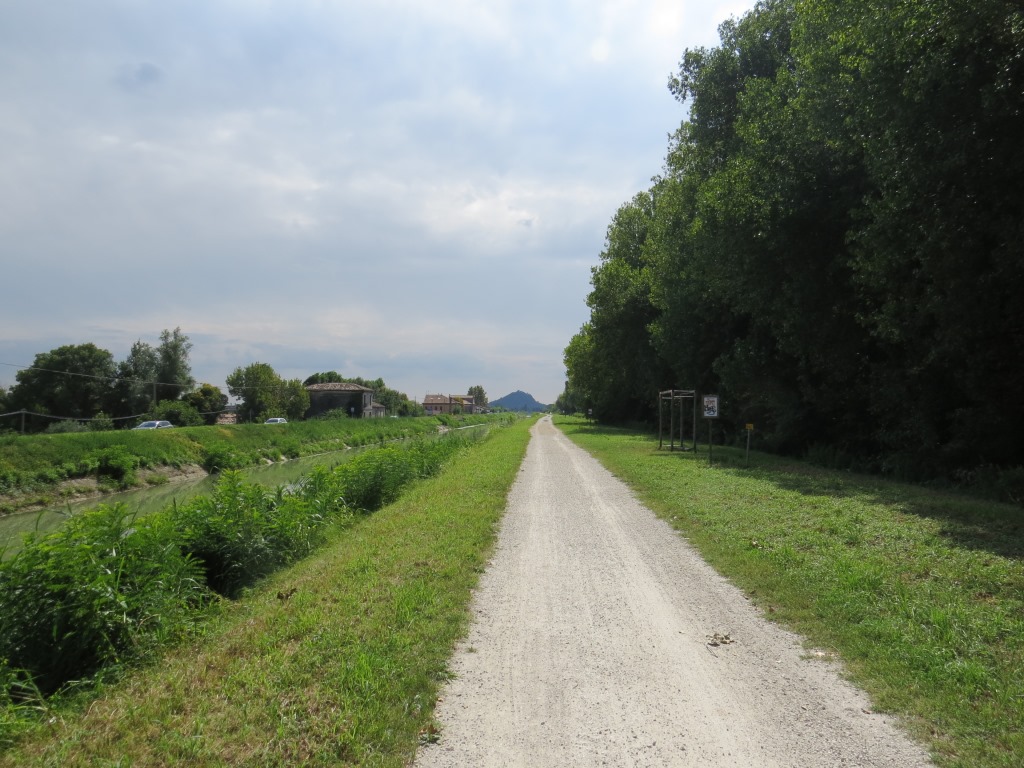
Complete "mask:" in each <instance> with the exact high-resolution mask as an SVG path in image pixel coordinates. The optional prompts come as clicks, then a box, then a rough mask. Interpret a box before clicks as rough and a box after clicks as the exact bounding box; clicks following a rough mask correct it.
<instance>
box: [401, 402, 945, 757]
mask: <svg viewBox="0 0 1024 768" xmlns="http://www.w3.org/2000/svg"><path fill="white" fill-rule="evenodd" d="M474 617H475V618H474V623H473V626H472V629H471V631H470V634H469V637H468V638H467V640H466V642H465V643H464V644H463V646H462V647H461V648H460V649H459V650H458V651H457V653H456V658H455V660H454V666H453V669H454V672H455V673H456V678H455V679H454V680H453V681H452V682H451V683H450V684H449V685H448V686H447V687H446V689H445V690H444V692H443V694H442V700H441V702H440V703H439V706H438V712H437V717H438V719H439V721H440V723H441V725H442V731H441V738H440V741H439V742H438V743H437V744H434V745H429V746H424V747H422V748H421V749H420V751H419V754H418V756H417V761H416V766H418V768H441V767H444V766H452V767H458V768H467V767H472V768H484V767H485V766H528V767H529V768H547V767H549V766H550V767H552V768H554V766H558V768H566V767H567V766H694V767H695V768H696V767H698V766H699V767H700V768H718V767H719V766H721V768H726V767H728V768H745V767H748V766H749V767H751V768H762V767H764V768H767V767H770V766H787V767H792V768H814V767H815V766H829V767H831V766H837V767H838V766H843V767H844V768H853V767H854V766H861V767H868V766H871V767H874V766H877V767H878V768H894V766H900V767H902V766H915V767H916V766H929V765H931V763H930V762H929V760H928V758H927V755H926V753H925V752H924V751H923V750H921V749H920V748H919V747H917V746H915V745H914V744H912V743H911V742H910V741H909V740H907V738H906V737H904V736H903V735H902V734H901V733H900V732H899V731H897V730H896V728H895V727H894V726H893V724H892V722H891V721H889V719H888V718H886V717H883V716H881V715H876V714H871V713H870V709H869V704H868V702H867V700H866V699H865V697H864V696H863V695H862V694H861V693H859V692H858V691H857V690H855V689H854V688H852V687H851V686H850V685H848V684H847V683H845V682H843V681H842V680H841V679H840V678H839V676H838V674H837V671H836V669H835V668H834V666H833V665H830V664H829V663H827V662H825V661H821V660H814V659H813V658H807V656H808V655H809V654H808V653H807V651H805V650H804V649H803V648H802V647H801V645H800V642H799V638H797V637H795V636H793V635H791V634H789V633H786V632H784V631H782V630H780V629H779V628H778V627H776V626H775V625H773V624H771V623H769V622H767V621H765V620H764V619H762V618H761V617H760V616H759V614H758V613H757V611H756V610H754V609H753V608H752V607H751V606H750V605H749V603H748V602H747V600H746V599H745V598H744V596H743V594H742V593H741V592H739V591H738V590H737V589H736V588H734V587H733V586H731V585H730V584H729V583H728V582H726V581H725V580H724V579H723V578H722V577H720V576H718V575H717V573H716V572H715V571H713V570H712V569H711V568H710V567H709V566H708V565H707V564H706V563H704V561H703V560H702V559H701V558H700V557H699V556H698V555H697V554H696V552H695V551H694V550H693V549H692V548H691V547H690V546H689V545H688V544H687V543H686V542H685V540H683V539H682V538H681V537H680V536H679V535H678V534H677V533H675V532H674V531H673V530H672V529H671V528H670V527H669V526H668V525H667V524H665V523H664V522H662V521H660V520H658V519H657V518H656V517H655V516H654V514H653V513H652V512H650V511H649V510H648V509H646V508H645V507H643V506H642V505H641V504H639V503H638V502H637V501H636V500H635V498H634V497H633V496H632V494H631V493H630V492H629V490H628V489H627V488H626V487H625V486H624V485H623V484H622V483H620V482H619V481H618V480H616V479H615V478H614V477H613V476H612V475H611V474H609V473H608V472H607V471H606V470H605V469H603V468H602V467H601V466H600V465H599V464H598V463H597V462H596V461H595V460H594V459H593V458H591V457H590V456H589V455H588V454H587V453H586V452H584V451H583V450H581V449H579V448H577V447H576V446H575V445H574V444H573V443H571V442H570V441H569V440H568V438H566V437H565V436H564V435H563V434H562V433H561V432H559V431H558V430H557V429H556V428H555V427H554V425H553V424H552V423H551V420H550V417H544V418H542V419H541V420H540V421H539V422H538V423H537V425H536V426H535V427H534V428H533V437H532V440H531V442H530V446H529V449H528V452H527V456H526V459H525V461H524V463H523V465H522V468H521V470H520V474H519V477H518V479H517V482H516V484H515V485H514V487H513V489H512V492H511V494H510V497H509V506H508V510H507V513H506V516H505V518H504V522H503V525H502V530H501V533H500V536H499V541H498V546H497V550H496V552H495V556H494V558H493V560H492V562H491V564H490V567H489V568H488V570H487V572H486V573H485V574H484V576H483V578H482V580H481V584H480V588H479V590H478V591H477V594H476V597H475V601H474ZM811 656H812V657H813V654H811Z"/></svg>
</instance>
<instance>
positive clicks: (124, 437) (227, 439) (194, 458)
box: [0, 415, 503, 514]
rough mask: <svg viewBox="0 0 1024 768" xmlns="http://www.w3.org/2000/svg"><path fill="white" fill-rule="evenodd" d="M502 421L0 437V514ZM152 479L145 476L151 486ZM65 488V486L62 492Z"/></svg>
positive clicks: (315, 422)
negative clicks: (192, 470) (163, 479)
mask: <svg viewBox="0 0 1024 768" xmlns="http://www.w3.org/2000/svg"><path fill="white" fill-rule="evenodd" d="M502 418H503V417H502V416H500V415H492V416H477V415H465V416H444V417H430V416H424V417H410V418H401V419H348V418H342V419H311V420H309V421H297V422H293V423H289V424H275V425H265V424H231V425H221V426H211V427H178V428H175V429H160V430H145V431H136V430H131V429H125V430H114V431H106V432H82V433H71V434H58V435H45V434H44V435H15V434H11V433H7V434H0V514H7V513H10V512H15V511H18V510H19V509H23V508H26V507H32V506H39V505H49V504H52V503H53V502H54V501H55V500H57V499H58V498H59V497H62V496H64V495H66V494H70V495H74V493H75V492H76V491H78V490H86V491H89V492H92V491H94V490H95V488H93V487H91V486H85V487H84V488H80V487H78V486H76V485H74V484H72V485H71V486H70V487H68V486H67V481H74V480H82V479H95V480H96V481H97V482H98V484H99V489H100V490H109V491H113V490H124V489H126V488H131V487H134V486H138V485H141V484H142V482H143V481H142V480H140V478H139V470H153V471H157V472H158V471H159V470H160V469H161V468H163V469H167V468H180V467H183V466H199V467H202V468H204V469H205V470H207V471H210V472H214V471H221V470H227V469H241V468H243V467H249V466H255V465H257V464H260V463H263V462H267V461H270V462H274V461H280V460H281V459H293V458H297V457H299V456H310V455H313V454H317V453H325V452H328V451H337V450H341V449H343V448H346V447H349V448H351V447H356V446H367V445H374V444H383V443H385V442H390V441H393V440H400V439H405V438H410V437H415V436H418V435H426V434H430V433H436V432H437V431H438V430H439V429H440V428H442V427H449V428H450V427H455V426H463V425H469V424H484V423H493V422H500V421H501V420H502ZM151 479H152V475H150V481H151ZM62 484H63V485H62Z"/></svg>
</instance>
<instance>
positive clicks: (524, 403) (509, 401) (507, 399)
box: [487, 389, 548, 413]
mask: <svg viewBox="0 0 1024 768" xmlns="http://www.w3.org/2000/svg"><path fill="white" fill-rule="evenodd" d="M487 405H489V406H490V407H491V408H497V407H501V408H504V409H505V410H507V411H526V412H527V413H536V412H537V411H546V410H547V409H548V407H547V406H546V405H544V404H543V403H538V402H537V401H536V400H534V399H533V395H531V394H529V393H527V392H520V391H519V390H518V389H517V390H516V391H515V392H513V393H512V394H510V395H505V396H504V397H502V398H499V399H498V400H491V401H490V402H488V403H487Z"/></svg>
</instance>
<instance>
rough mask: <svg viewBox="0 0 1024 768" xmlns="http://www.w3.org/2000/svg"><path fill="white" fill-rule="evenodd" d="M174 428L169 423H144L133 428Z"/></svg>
mask: <svg viewBox="0 0 1024 768" xmlns="http://www.w3.org/2000/svg"><path fill="white" fill-rule="evenodd" d="M173 426H174V425H173V424H171V422H169V421H144V422H142V423H141V424H139V426H137V427H132V429H167V428H168V427H173Z"/></svg>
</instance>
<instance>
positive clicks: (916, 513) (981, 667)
mask: <svg viewBox="0 0 1024 768" xmlns="http://www.w3.org/2000/svg"><path fill="white" fill-rule="evenodd" d="M558 423H559V425H560V427H561V428H562V429H563V430H564V431H565V432H566V433H567V434H568V435H569V436H570V437H571V438H572V439H573V440H574V441H576V442H577V443H578V444H579V445H581V446H582V447H583V448H585V449H586V450H587V451H589V452H590V453H592V454H593V455H594V456H595V457H597V458H598V459H599V460H600V461H601V462H602V464H604V465H605V466H606V467H607V468H608V469H609V470H610V471H612V472H614V473H615V474H616V476H618V477H619V478H621V479H622V480H624V481H625V482H626V483H628V484H629V485H630V486H631V487H633V488H634V489H635V491H636V492H637V494H638V495H639V497H640V498H641V499H642V500H643V501H644V502H645V503H646V504H647V505H648V506H650V507H651V508H652V509H654V510H655V511H656V512H657V513H658V514H659V515H660V516H661V517H663V518H664V519H665V520H667V521H668V522H669V523H670V524H671V525H673V526H674V527H675V528H676V529H678V530H679V531H680V532H681V533H683V534H684V535H685V536H686V537H687V538H688V539H689V540H690V541H691V542H692V543H693V544H694V545H695V546H696V547H697V548H698V549H699V550H700V551H701V553H702V554H703V555H704V557H705V558H706V559H707V560H708V561H709V562H710V563H711V564H712V565H714V566H715V568H717V569H718V570H719V572H720V573H722V574H723V575H725V576H726V577H728V578H729V579H730V580H731V581H733V583H735V584H736V585H738V586H739V587H740V588H742V589H743V590H744V591H745V592H746V593H748V594H749V595H750V596H751V597H752V598H753V599H754V601H755V602H756V603H757V604H758V605H759V606H760V607H761V608H762V609H763V610H764V612H765V613H766V615H767V616H768V617H770V618H772V619H773V620H775V621H778V622H780V623H782V624H784V625H786V626H788V627H790V628H792V629H793V630H795V631H797V632H799V633H801V634H802V635H804V636H806V637H807V638H808V639H809V642H810V644H811V646H812V647H814V648H817V649H824V650H825V651H826V652H827V653H828V654H831V655H835V656H837V657H838V658H841V659H842V661H843V663H844V666H845V669H846V672H847V674H848V676H849V677H850V678H851V679H852V680H853V681H855V682H856V683H857V684H858V685H860V686H861V687H863V688H864V689H865V690H867V691H868V692H869V694H870V695H871V697H872V699H873V701H874V705H875V707H876V708H877V709H878V710H880V711H886V712H893V713H897V714H899V715H900V716H902V717H903V718H904V720H905V722H906V724H907V727H908V728H909V730H910V731H911V732H912V733H913V734H914V735H915V736H916V737H917V738H919V739H920V740H921V741H922V742H923V743H925V744H927V745H928V746H930V748H931V749H932V750H933V754H934V755H935V758H936V760H937V762H938V763H939V764H940V765H942V766H950V767H953V766H957V767H958V768H982V767H988V768H996V767H999V768H1010V767H1011V766H1020V765H1021V761H1022V759H1024V758H1022V756H1024V562H1022V559H1024V510H1021V509H1020V507H1015V506H1010V505H1005V504H999V503H993V502H986V501H979V500H976V499H971V498H968V497H965V496H962V495H956V494H951V493H939V492H935V491H930V490H927V489H923V488H919V487H914V486H909V485H902V484H897V483H890V482H885V481H883V480H880V479H877V478H871V477H866V476H860V475H854V474H849V473H842V472H835V471H827V470H822V469H817V468H814V467H811V466H809V465H806V464H803V463H799V462H789V461H786V460H782V459H779V458H776V457H771V456H766V455H759V454H752V455H751V459H750V466H749V468H747V467H746V466H745V460H744V455H743V452H742V451H738V450H732V449H728V448H722V447H719V446H716V447H715V448H714V460H715V464H714V466H709V463H708V454H707V452H706V448H705V450H703V451H701V452H700V453H698V454H693V453H681V452H675V453H671V452H669V451H667V450H663V451H658V450H656V449H657V441H656V439H653V438H652V437H650V436H648V435H642V434H638V433H635V432H629V431H625V430H613V429H604V428H600V427H597V426H592V425H589V424H587V423H586V422H584V421H583V420H577V419H558ZM738 640H739V642H756V638H738Z"/></svg>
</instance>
